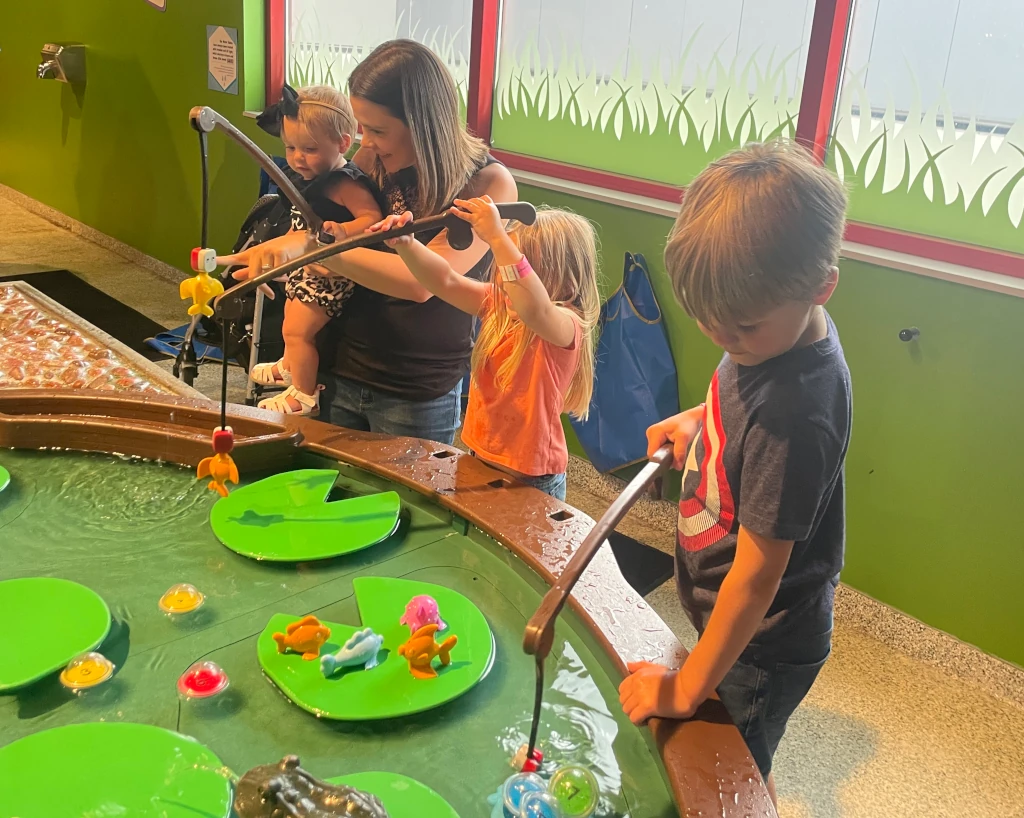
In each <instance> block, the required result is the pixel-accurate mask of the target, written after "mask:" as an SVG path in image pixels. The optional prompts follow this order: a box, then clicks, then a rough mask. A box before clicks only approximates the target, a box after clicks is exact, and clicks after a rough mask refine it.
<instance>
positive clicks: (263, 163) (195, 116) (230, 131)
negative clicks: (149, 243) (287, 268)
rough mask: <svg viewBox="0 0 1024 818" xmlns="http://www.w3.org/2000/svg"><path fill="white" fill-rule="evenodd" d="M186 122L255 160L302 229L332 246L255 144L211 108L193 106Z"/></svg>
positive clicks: (319, 223) (298, 195) (289, 183)
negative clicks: (296, 213) (291, 208)
mask: <svg viewBox="0 0 1024 818" xmlns="http://www.w3.org/2000/svg"><path fill="white" fill-rule="evenodd" d="M188 119H189V122H191V123H192V127H193V128H195V129H196V130H197V131H199V133H201V134H208V133H213V131H215V130H221V131H223V132H224V133H225V134H227V135H228V136H229V137H230V138H231V139H233V140H235V142H237V143H238V144H239V145H241V146H242V148H244V149H245V152H246V153H248V154H249V155H250V156H251V157H252V158H253V159H255V160H256V162H257V163H258V164H259V166H260V167H261V168H263V170H265V171H266V172H267V175H268V176H270V178H271V179H273V180H274V184H276V185H277V186H278V187H279V188H280V189H281V191H282V192H283V193H284V195H285V198H286V199H288V201H289V202H291V203H292V204H293V205H295V209H296V210H298V211H299V212H300V213H301V214H302V218H303V219H305V220H306V226H307V227H308V228H309V230H310V231H311V232H312V233H313V235H314V236H316V238H317V241H319V242H320V243H321V244H332V243H333V242H334V236H332V235H331V234H330V233H328V232H327V231H326V230H324V229H323V227H324V222H323V219H321V218H320V217H319V216H317V215H316V213H314V212H313V208H312V207H310V204H309V202H307V201H306V199H305V197H304V196H303V195H302V194H301V193H299V190H298V188H296V187H295V185H293V184H292V181H291V179H289V178H288V177H287V176H285V174H284V172H283V171H282V170H281V168H279V167H278V166H277V164H276V163H275V162H274V160H273V159H271V158H270V157H269V156H267V155H266V154H265V153H264V152H263V151H261V150H260V149H259V146H258V145H257V144H256V143H255V142H253V141H252V140H251V139H249V137H247V136H246V135H245V134H244V133H242V132H241V131H240V130H238V128H236V127H235V126H234V125H232V124H231V123H230V122H229V121H228V120H227V119H225V118H224V117H223V116H221V115H220V114H218V113H217V112H216V111H215V110H213V108H210V107H207V106H205V105H197V106H196V107H195V108H193V109H192V110H191V111H189V114H188ZM203 246H204V247H205V246H206V245H205V244H204V245H203Z"/></svg>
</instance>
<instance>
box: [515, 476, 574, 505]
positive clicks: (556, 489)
mask: <svg viewBox="0 0 1024 818" xmlns="http://www.w3.org/2000/svg"><path fill="white" fill-rule="evenodd" d="M517 479H518V480H519V482H520V483H525V484H526V485H527V486H533V487H534V488H535V489H538V490H540V491H543V492H544V493H545V494H549V495H551V496H552V497H554V498H555V499H556V500H561V501H562V502H563V503H564V502H565V472H562V473H561V474H542V475H541V476H540V477H526V476H523V477H519V478H517Z"/></svg>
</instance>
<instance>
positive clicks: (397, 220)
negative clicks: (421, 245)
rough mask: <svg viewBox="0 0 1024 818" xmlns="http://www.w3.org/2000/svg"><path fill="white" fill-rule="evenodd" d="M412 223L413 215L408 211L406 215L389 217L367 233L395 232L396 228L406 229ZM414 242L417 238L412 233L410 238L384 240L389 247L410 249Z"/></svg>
mask: <svg viewBox="0 0 1024 818" xmlns="http://www.w3.org/2000/svg"><path fill="white" fill-rule="evenodd" d="M411 221H412V213H410V212H409V211H408V210H406V211H405V212H404V213H402V214H401V215H398V216H387V217H385V218H384V219H382V220H381V221H379V222H377V223H376V224H375V225H373V226H371V227H370V228H369V229H368V230H367V231H366V232H367V233H383V232H384V231H385V230H394V229H395V228H396V227H404V226H405V225H407V224H409V222H411ZM414 241H416V237H415V236H414V235H412V234H411V233H410V234H409V235H408V236H399V237H398V238H395V239H384V243H385V244H386V245H387V246H388V247H394V248H398V247H408V246H410V245H411V244H412V243H413V242H414Z"/></svg>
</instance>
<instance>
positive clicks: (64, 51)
mask: <svg viewBox="0 0 1024 818" xmlns="http://www.w3.org/2000/svg"><path fill="white" fill-rule="evenodd" d="M40 57H41V58H42V62H40V63H39V67H38V68H37V69H36V76H37V77H39V79H41V80H60V81H61V82H66V83H69V84H70V85H85V46H84V45H77V44H71V43H68V44H65V45H60V44H58V43H47V44H46V45H44V46H43V49H42V51H41V52H40Z"/></svg>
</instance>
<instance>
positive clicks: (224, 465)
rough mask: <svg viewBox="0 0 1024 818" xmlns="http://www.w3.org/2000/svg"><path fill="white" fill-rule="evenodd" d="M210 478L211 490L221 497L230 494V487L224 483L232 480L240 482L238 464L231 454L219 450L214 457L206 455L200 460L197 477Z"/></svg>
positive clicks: (200, 478)
mask: <svg viewBox="0 0 1024 818" xmlns="http://www.w3.org/2000/svg"><path fill="white" fill-rule="evenodd" d="M204 477H209V478H210V486H209V488H210V491H215V492H217V494H219V495H220V496H221V497H227V496H228V487H227V486H225V485H224V484H225V483H227V482H229V481H230V482H232V483H234V484H236V485H237V484H238V466H236V465H235V461H234V460H232V459H231V455H229V454H227V453H223V452H218V453H217V454H215V455H213V456H212V457H204V458H203V459H202V460H200V461H199V468H198V469H196V479H197V480H202V479H203V478H204Z"/></svg>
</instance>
